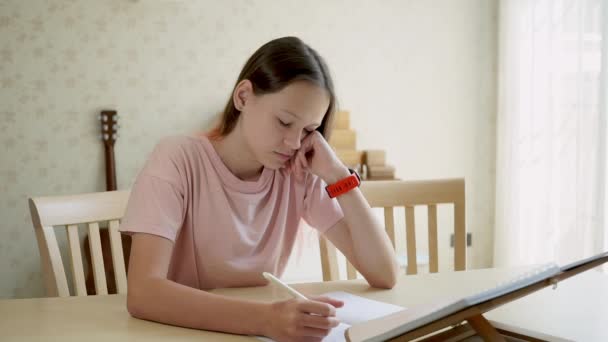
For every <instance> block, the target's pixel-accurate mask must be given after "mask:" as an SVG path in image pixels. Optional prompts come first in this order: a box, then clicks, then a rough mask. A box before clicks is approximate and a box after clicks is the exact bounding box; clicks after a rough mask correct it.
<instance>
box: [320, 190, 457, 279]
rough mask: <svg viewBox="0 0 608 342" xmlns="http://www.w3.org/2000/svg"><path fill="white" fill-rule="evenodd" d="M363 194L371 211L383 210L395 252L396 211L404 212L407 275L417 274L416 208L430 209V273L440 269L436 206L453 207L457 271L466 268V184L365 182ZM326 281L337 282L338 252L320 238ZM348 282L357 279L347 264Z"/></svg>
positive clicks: (350, 266)
mask: <svg viewBox="0 0 608 342" xmlns="http://www.w3.org/2000/svg"><path fill="white" fill-rule="evenodd" d="M361 191H362V192H363V195H364V196H365V198H366V199H367V201H368V203H369V205H370V206H371V207H372V208H384V224H385V228H386V232H387V234H388V236H389V238H390V240H391V242H392V244H393V248H395V246H396V244H395V242H396V241H395V222H394V215H393V213H394V208H395V207H404V208H405V238H406V251H407V268H406V273H407V274H416V273H417V272H418V269H417V257H416V227H415V217H414V207H415V206H420V205H424V206H427V208H428V249H429V271H430V272H431V273H435V272H437V271H438V269H439V260H438V259H439V253H438V250H437V205H438V204H453V206H454V269H455V270H456V271H460V270H464V269H465V268H466V230H465V183H464V179H462V178H459V179H440V180H425V181H395V180H388V181H364V182H362V184H361ZM319 247H320V252H321V267H322V269H323V280H324V281H328V280H337V279H338V278H339V276H338V274H339V272H338V268H339V267H338V261H337V257H336V248H335V247H334V246H333V245H332V244H331V242H329V241H327V240H326V239H325V238H324V237H320V238H319ZM346 270H347V278H348V279H355V278H356V276H357V273H356V270H355V268H354V267H353V266H352V265H351V264H350V263H348V262H347V267H346Z"/></svg>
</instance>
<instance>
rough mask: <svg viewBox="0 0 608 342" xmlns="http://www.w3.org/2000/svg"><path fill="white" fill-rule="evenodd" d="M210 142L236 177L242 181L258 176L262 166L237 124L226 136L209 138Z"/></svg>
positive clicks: (251, 179)
mask: <svg viewBox="0 0 608 342" xmlns="http://www.w3.org/2000/svg"><path fill="white" fill-rule="evenodd" d="M211 144H212V145H213V147H214V148H215V151H216V152H217V154H218V155H219V156H220V159H221V160H222V162H223V163H224V165H226V167H227V168H228V170H230V172H232V174H234V175H235V176H236V177H237V178H239V179H241V180H244V181H256V180H258V179H259V178H260V176H261V174H262V170H263V169H264V167H263V165H262V164H261V163H260V162H258V161H257V160H256V159H255V157H254V155H253V152H251V149H250V148H249V146H248V145H247V142H246V141H245V139H244V138H243V136H242V135H241V134H240V132H239V126H238V125H237V126H236V127H234V129H233V130H232V132H230V133H229V134H228V135H227V136H225V137H221V138H218V139H213V140H211Z"/></svg>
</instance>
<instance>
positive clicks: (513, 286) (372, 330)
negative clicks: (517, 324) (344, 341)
mask: <svg viewBox="0 0 608 342" xmlns="http://www.w3.org/2000/svg"><path fill="white" fill-rule="evenodd" d="M559 273H561V268H560V267H559V266H558V265H557V264H555V263H549V264H543V265H540V266H537V267H534V268H532V269H531V270H528V271H526V272H524V273H522V274H520V275H519V276H516V277H513V278H511V279H509V280H508V281H505V282H502V283H499V284H498V285H496V286H493V287H491V288H487V289H484V290H482V291H479V292H476V293H474V294H472V295H469V296H467V297H464V298H456V299H445V300H440V301H437V302H435V303H430V304H426V305H421V306H416V307H413V308H410V309H409V310H408V311H407V312H403V313H396V314H392V315H390V316H387V317H385V318H383V319H382V320H375V321H370V322H367V323H364V324H360V325H355V326H354V327H352V329H350V331H352V334H354V335H360V334H362V332H364V333H363V334H362V335H365V336H369V337H370V338H369V339H366V341H370V342H372V341H384V340H387V339H390V338H393V337H395V336H399V335H401V334H404V333H406V332H408V331H411V330H413V329H416V328H418V327H421V326H423V325H425V324H428V323H431V322H434V321H436V320H438V319H441V318H443V317H446V316H448V315H450V314H452V313H455V312H458V311H460V310H463V309H466V308H468V307H470V306H473V305H477V304H480V303H483V302H485V301H488V300H492V299H495V298H497V297H500V296H502V295H504V294H506V293H510V292H513V291H517V290H519V289H521V288H524V287H526V286H528V285H531V284H534V283H536V282H539V281H542V280H545V279H548V278H550V277H553V276H555V275H558V274H559ZM349 336H352V335H351V334H350V332H349Z"/></svg>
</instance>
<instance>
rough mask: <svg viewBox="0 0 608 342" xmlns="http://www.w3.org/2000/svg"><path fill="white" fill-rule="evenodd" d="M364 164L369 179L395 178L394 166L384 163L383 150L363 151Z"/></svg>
mask: <svg viewBox="0 0 608 342" xmlns="http://www.w3.org/2000/svg"><path fill="white" fill-rule="evenodd" d="M365 166H366V169H367V177H366V179H369V180H381V179H395V167H394V166H392V165H387V164H386V152H385V151H384V150H367V151H365Z"/></svg>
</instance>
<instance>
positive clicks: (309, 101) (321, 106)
mask: <svg viewBox="0 0 608 342" xmlns="http://www.w3.org/2000/svg"><path fill="white" fill-rule="evenodd" d="M264 97H265V100H266V101H268V102H269V104H271V105H272V106H273V107H275V108H276V109H277V110H285V111H288V112H291V113H293V114H295V115H296V116H298V117H300V118H301V119H304V118H306V120H307V121H310V120H313V121H315V120H318V121H319V122H320V120H321V119H322V118H323V116H324V115H325V113H326V112H327V108H328V107H329V101H330V99H329V94H328V92H327V90H325V89H324V88H322V87H320V86H318V85H316V84H314V83H312V82H307V81H298V82H294V83H291V84H290V85H288V86H286V87H285V88H283V89H281V91H279V92H276V93H273V94H268V95H266V96H264Z"/></svg>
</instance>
